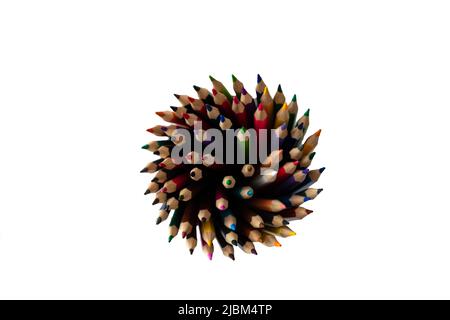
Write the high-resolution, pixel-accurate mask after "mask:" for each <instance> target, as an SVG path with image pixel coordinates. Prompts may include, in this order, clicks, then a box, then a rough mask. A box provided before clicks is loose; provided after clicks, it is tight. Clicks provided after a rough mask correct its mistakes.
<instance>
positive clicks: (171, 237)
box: [169, 235, 174, 243]
mask: <svg viewBox="0 0 450 320" xmlns="http://www.w3.org/2000/svg"><path fill="white" fill-rule="evenodd" d="M173 238H174V236H172V235H170V236H169V243H170V241H172V239H173Z"/></svg>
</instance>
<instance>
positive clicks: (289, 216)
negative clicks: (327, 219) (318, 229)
mask: <svg viewBox="0 0 450 320" xmlns="http://www.w3.org/2000/svg"><path fill="white" fill-rule="evenodd" d="M312 212H313V211H312V210H309V209H305V208H302V207H296V208H289V209H286V210H283V211H281V212H280V213H279V215H280V216H282V217H283V218H284V219H286V220H289V221H290V220H300V219H303V218H304V217H306V216H307V215H309V214H311V213H312Z"/></svg>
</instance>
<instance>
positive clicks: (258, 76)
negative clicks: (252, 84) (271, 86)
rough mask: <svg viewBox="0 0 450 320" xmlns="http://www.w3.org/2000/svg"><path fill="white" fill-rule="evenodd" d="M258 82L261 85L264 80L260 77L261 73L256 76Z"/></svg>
mask: <svg viewBox="0 0 450 320" xmlns="http://www.w3.org/2000/svg"><path fill="white" fill-rule="evenodd" d="M256 81H258V83H260V82H261V81H262V78H261V76H260V75H259V73H258V75H257V76H256Z"/></svg>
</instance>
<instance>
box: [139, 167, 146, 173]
mask: <svg viewBox="0 0 450 320" xmlns="http://www.w3.org/2000/svg"><path fill="white" fill-rule="evenodd" d="M147 171H148V169H147V168H144V169H142V170H141V171H139V172H140V173H144V172H147Z"/></svg>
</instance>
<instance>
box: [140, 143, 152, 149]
mask: <svg viewBox="0 0 450 320" xmlns="http://www.w3.org/2000/svg"><path fill="white" fill-rule="evenodd" d="M141 148H142V149H148V148H150V145H148V144H144V145H143V146H142V147H141Z"/></svg>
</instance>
